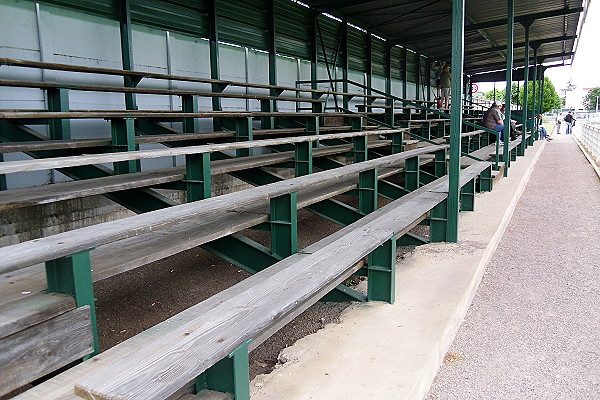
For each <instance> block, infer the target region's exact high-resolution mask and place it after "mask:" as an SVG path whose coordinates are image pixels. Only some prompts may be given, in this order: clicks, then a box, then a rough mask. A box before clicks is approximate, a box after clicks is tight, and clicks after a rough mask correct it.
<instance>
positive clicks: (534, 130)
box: [531, 43, 540, 140]
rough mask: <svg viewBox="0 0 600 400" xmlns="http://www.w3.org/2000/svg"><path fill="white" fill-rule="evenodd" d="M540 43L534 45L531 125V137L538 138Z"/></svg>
mask: <svg viewBox="0 0 600 400" xmlns="http://www.w3.org/2000/svg"><path fill="white" fill-rule="evenodd" d="M539 47H540V46H539V44H537V43H536V44H535V45H534V46H533V83H532V84H531V86H532V87H531V89H532V90H531V110H532V111H533V115H532V117H533V123H532V125H531V139H532V140H537V139H538V130H537V128H538V127H537V120H538V119H537V79H538V77H537V70H538V65H537V63H538V48H539Z"/></svg>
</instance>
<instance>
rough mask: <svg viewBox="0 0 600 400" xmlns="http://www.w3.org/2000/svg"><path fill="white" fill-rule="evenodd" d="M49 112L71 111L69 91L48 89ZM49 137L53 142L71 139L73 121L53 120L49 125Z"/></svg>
mask: <svg viewBox="0 0 600 400" xmlns="http://www.w3.org/2000/svg"><path fill="white" fill-rule="evenodd" d="M46 92H47V96H48V111H59V112H67V111H69V89H62V88H60V89H47V90H46ZM48 137H49V138H50V139H51V140H68V139H71V121H70V120H68V119H51V120H49V123H48Z"/></svg>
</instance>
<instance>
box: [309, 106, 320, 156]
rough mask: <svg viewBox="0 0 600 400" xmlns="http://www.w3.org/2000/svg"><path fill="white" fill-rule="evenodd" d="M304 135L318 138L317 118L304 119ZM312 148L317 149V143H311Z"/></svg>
mask: <svg viewBox="0 0 600 400" xmlns="http://www.w3.org/2000/svg"><path fill="white" fill-rule="evenodd" d="M319 105H320V103H319ZM306 134H307V135H315V136H319V117H308V118H307V119H306ZM312 146H313V147H319V141H318V140H317V141H314V142H312Z"/></svg>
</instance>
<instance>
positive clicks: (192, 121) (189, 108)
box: [181, 94, 200, 133]
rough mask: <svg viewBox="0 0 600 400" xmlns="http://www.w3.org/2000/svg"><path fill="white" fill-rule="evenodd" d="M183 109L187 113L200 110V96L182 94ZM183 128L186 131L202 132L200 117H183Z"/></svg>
mask: <svg viewBox="0 0 600 400" xmlns="http://www.w3.org/2000/svg"><path fill="white" fill-rule="evenodd" d="M181 109H182V111H183V112H185V113H197V112H198V96H194V95H191V94H185V95H183V96H181ZM182 122H183V126H182V130H183V132H185V133H197V132H200V124H199V122H198V118H183V121H182Z"/></svg>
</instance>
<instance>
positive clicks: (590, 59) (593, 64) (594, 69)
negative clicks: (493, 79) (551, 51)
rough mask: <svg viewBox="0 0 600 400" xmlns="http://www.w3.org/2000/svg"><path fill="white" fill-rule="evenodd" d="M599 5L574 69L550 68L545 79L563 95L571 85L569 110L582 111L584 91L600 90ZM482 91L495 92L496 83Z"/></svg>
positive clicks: (593, 5)
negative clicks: (572, 88)
mask: <svg viewBox="0 0 600 400" xmlns="http://www.w3.org/2000/svg"><path fill="white" fill-rule="evenodd" d="M598 3H599V1H591V2H590V3H589V5H588V14H587V17H586V20H585V23H584V24H583V29H582V32H581V36H580V37H579V43H578V45H577V50H576V53H575V60H574V62H573V65H572V66H565V67H556V68H548V69H547V70H546V74H545V76H547V77H548V78H550V80H551V81H552V83H553V84H554V86H555V87H556V90H557V91H558V93H559V94H560V95H562V93H561V92H560V89H563V88H565V87H566V86H567V83H568V82H569V81H571V84H573V85H575V86H576V87H577V89H576V90H574V91H572V92H570V93H568V95H567V106H568V107H576V108H579V107H580V103H581V99H582V98H583V96H585V94H586V92H587V91H585V90H584V89H589V88H594V87H599V86H600V45H599V38H600V4H598ZM505 85H506V84H505V83H504V82H497V83H496V87H497V88H498V89H503V88H504V86H505ZM479 88H480V90H481V91H484V92H487V91H489V90H492V89H493V83H481V84H479Z"/></svg>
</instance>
